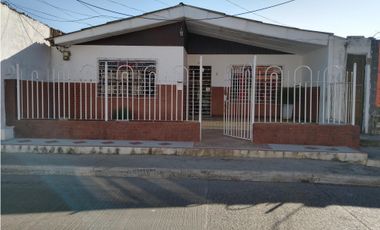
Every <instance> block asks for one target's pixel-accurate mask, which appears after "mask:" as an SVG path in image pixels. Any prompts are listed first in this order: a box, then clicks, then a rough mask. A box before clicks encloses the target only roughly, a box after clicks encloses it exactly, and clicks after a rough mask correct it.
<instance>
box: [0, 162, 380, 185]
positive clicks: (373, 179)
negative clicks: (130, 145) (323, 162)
mask: <svg viewBox="0 0 380 230" xmlns="http://www.w3.org/2000/svg"><path fill="white" fill-rule="evenodd" d="M1 173H2V174H5V175H7V174H8V175H40V176H41V175H59V176H101V177H149V178H196V179H206V180H230V181H231V180H232V181H251V182H288V183H289V182H301V183H315V184H334V185H354V186H371V187H380V177H377V176H363V175H336V174H325V173H316V174H313V173H305V172H296V171H294V172H284V171H260V172H259V171H238V170H209V169H168V168H123V167H113V168H105V167H73V166H46V165H45V166H44V165H42V166H40V165H37V166H23V165H5V166H2V168H1Z"/></svg>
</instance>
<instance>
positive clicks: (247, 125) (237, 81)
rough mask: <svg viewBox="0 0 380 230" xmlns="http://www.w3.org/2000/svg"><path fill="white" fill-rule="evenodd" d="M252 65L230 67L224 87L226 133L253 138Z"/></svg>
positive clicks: (242, 137) (243, 137)
mask: <svg viewBox="0 0 380 230" xmlns="http://www.w3.org/2000/svg"><path fill="white" fill-rule="evenodd" d="M252 80H253V78H252V67H251V66H242V65H241V66H240V65H235V66H232V67H231V68H230V71H229V74H228V78H227V84H226V86H225V88H224V117H223V120H224V122H223V130H224V135H227V136H231V137H236V138H240V139H246V140H251V139H252V121H253V120H252V114H253V112H252V109H253V106H252V104H253V103H252V102H253V100H254V99H253V97H252V96H253V94H254V92H253V91H252V84H254V81H252Z"/></svg>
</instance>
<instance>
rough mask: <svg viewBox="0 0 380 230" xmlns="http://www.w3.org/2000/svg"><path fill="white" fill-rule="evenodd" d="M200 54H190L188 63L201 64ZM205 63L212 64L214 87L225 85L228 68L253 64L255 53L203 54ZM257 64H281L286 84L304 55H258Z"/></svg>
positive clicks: (212, 82) (300, 63)
mask: <svg viewBox="0 0 380 230" xmlns="http://www.w3.org/2000/svg"><path fill="white" fill-rule="evenodd" d="M199 56H200V55H194V54H190V55H188V57H187V60H188V61H187V63H188V65H199ZM202 56H203V65H205V66H206V65H211V66H212V76H211V85H212V86H214V87H222V86H225V82H226V79H227V76H228V68H229V67H230V66H231V65H251V64H252V61H253V56H254V55H202ZM257 65H279V66H282V67H283V71H284V77H283V79H284V86H286V85H287V82H288V79H287V76H288V74H287V73H288V71H289V72H290V74H291V76H293V72H294V70H295V68H297V67H298V66H300V65H302V56H300V55H257ZM301 75H302V74H298V75H297V79H299V78H301ZM289 82H290V84H292V82H293V77H291V79H289Z"/></svg>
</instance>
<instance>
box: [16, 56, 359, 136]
mask: <svg viewBox="0 0 380 230" xmlns="http://www.w3.org/2000/svg"><path fill="white" fill-rule="evenodd" d="M199 61H200V64H199V66H198V67H197V68H192V69H191V68H187V67H185V66H178V67H177V68H176V70H173V71H175V72H176V74H175V75H176V76H178V78H176V80H172V79H169V78H165V76H162V75H161V76H159V75H158V74H157V70H156V66H155V65H151V64H149V63H148V64H146V65H144V66H139V67H138V68H137V67H136V65H137V64H136V63H135V64H136V65H130V64H122V65H119V64H118V65H116V67H112V68H110V67H109V64H108V62H104V63H103V64H104V68H102V69H98V70H97V71H98V74H96V77H95V78H94V76H92V78H88V77H87V78H86V77H84V76H81V75H79V76H71V75H69V74H64V73H61V72H53V73H52V74H50V75H49V76H47V77H43V78H42V77H40V76H39V73H38V72H36V71H33V72H32V73H30V74H28V75H27V74H24V75H22V74H21V71H20V69H19V66H18V65H17V68H16V72H17V111H18V119H64V120H104V121H108V120H117V121H199V122H201V121H202V113H203V110H204V107H205V103H207V102H206V101H205V100H204V98H205V97H203V96H204V95H203V94H204V92H205V90H204V88H205V87H204V78H203V75H204V74H205V73H204V68H203V59H202V57H200V60H199ZM152 63H154V62H152ZM103 64H102V65H103ZM97 71H95V73H96V72H97ZM328 72H334V74H331V73H329V74H328ZM356 72H357V71H356V64H354V66H353V71H352V72H343V70H341V69H340V68H338V67H334V68H333V69H330V70H329V71H327V69H326V70H320V71H317V72H315V71H314V72H313V71H312V69H311V68H310V67H308V66H304V65H303V66H299V67H297V68H296V69H295V70H294V71H292V72H290V71H288V70H286V69H284V67H283V66H258V65H256V58H255V59H254V61H253V62H252V64H247V65H243V66H236V65H234V66H231V68H230V70H229V71H228V78H227V79H226V83H225V88H224V114H223V124H224V133H225V134H226V135H231V136H237V137H241V138H244V139H250V138H251V135H252V124H253V123H255V122H264V123H277V122H279V123H281V122H287V123H305V124H309V123H316V124H352V125H353V124H355V98H356ZM253 76H255V77H253ZM89 79H92V80H89ZM195 89H198V90H195Z"/></svg>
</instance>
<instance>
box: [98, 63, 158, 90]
mask: <svg viewBox="0 0 380 230" xmlns="http://www.w3.org/2000/svg"><path fill="white" fill-rule="evenodd" d="M106 63H107V64H108V96H110V97H116V96H118V97H121V96H124V97H126V96H154V95H155V83H156V66H157V65H156V61H155V60H99V62H98V64H99V84H98V95H99V96H104V93H105V75H104V74H105V64H106Z"/></svg>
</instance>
